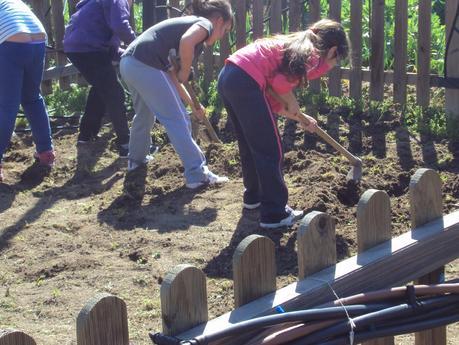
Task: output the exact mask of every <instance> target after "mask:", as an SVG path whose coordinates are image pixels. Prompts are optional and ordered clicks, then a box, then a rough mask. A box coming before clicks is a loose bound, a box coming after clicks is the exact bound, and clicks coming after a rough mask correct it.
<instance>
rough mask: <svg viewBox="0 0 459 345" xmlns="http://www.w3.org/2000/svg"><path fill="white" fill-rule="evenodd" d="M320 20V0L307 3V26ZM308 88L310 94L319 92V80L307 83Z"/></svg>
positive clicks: (311, 0)
mask: <svg viewBox="0 0 459 345" xmlns="http://www.w3.org/2000/svg"><path fill="white" fill-rule="evenodd" d="M319 19H320V0H310V1H309V25H310V24H312V23H314V22H316V21H318V20H319ZM309 87H310V89H311V91H312V92H315V93H319V92H320V78H319V79H315V80H311V81H310V82H309Z"/></svg>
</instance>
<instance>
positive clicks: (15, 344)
mask: <svg viewBox="0 0 459 345" xmlns="http://www.w3.org/2000/svg"><path fill="white" fill-rule="evenodd" d="M0 345H37V343H36V342H35V340H33V339H32V337H30V336H29V335H27V334H25V333H24V332H21V331H17V330H14V329H0Z"/></svg>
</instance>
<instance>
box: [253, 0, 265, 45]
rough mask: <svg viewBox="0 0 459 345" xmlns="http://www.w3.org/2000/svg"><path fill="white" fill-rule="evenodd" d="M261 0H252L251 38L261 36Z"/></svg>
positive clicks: (254, 38)
mask: <svg viewBox="0 0 459 345" xmlns="http://www.w3.org/2000/svg"><path fill="white" fill-rule="evenodd" d="M263 12H264V11H263V0H253V3H252V20H253V23H252V25H253V40H254V41H255V40H256V39H257V38H262V37H263Z"/></svg>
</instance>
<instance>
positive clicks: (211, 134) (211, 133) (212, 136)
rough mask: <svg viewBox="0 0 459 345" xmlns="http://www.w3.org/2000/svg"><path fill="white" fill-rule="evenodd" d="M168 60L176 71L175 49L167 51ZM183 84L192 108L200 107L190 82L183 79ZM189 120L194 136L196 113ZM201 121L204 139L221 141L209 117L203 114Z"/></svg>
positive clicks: (195, 132)
mask: <svg viewBox="0 0 459 345" xmlns="http://www.w3.org/2000/svg"><path fill="white" fill-rule="evenodd" d="M169 60H170V62H171V64H172V66H173V67H174V70H175V71H176V72H178V71H179V70H180V63H179V61H178V57H177V55H176V51H175V49H171V50H170V51H169ZM183 86H184V87H185V89H186V91H187V92H188V94H189V95H190V98H191V102H192V103H193V105H194V108H195V109H199V108H200V107H201V103H200V102H199V100H198V98H197V97H196V94H195V92H194V89H193V86H192V85H191V84H190V82H189V81H185V82H184V83H183ZM191 122H192V124H191V125H192V131H191V132H192V135H193V137H194V138H196V137H197V135H198V133H199V122H200V119H199V118H198V116H197V115H193V116H192V121H191ZM202 123H203V124H204V126H205V127H206V131H205V138H204V139H205V140H207V141H209V142H213V143H221V140H220V139H219V138H218V136H217V133H215V130H214V128H213V127H212V124H211V123H210V122H209V119H208V118H207V117H206V116H204V119H202ZM201 134H203V133H201Z"/></svg>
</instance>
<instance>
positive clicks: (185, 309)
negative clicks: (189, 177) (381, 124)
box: [0, 169, 459, 345]
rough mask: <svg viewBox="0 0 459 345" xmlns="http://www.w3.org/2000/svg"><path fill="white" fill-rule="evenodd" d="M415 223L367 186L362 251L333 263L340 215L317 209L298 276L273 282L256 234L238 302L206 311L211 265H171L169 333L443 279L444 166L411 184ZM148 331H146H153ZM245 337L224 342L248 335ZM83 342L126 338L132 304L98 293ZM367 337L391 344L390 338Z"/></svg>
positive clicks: (454, 230) (19, 344)
mask: <svg viewBox="0 0 459 345" xmlns="http://www.w3.org/2000/svg"><path fill="white" fill-rule="evenodd" d="M409 198H410V215H411V227H412V230H411V231H409V232H407V233H405V234H403V235H401V236H399V237H395V238H392V237H391V210H390V200H389V196H388V194H387V193H386V192H384V191H380V190H374V189H370V190H367V191H366V192H365V193H363V195H362V197H361V198H360V201H359V203H358V205H357V241H358V252H359V254H358V255H356V256H354V257H351V258H349V259H346V260H344V261H341V262H339V263H336V234H335V224H334V220H333V217H332V216H330V215H328V214H325V213H322V212H317V211H314V212H311V213H309V214H308V215H306V216H305V217H304V219H303V220H302V221H301V225H300V226H299V230H298V233H297V252H298V272H299V277H298V278H299V281H298V282H296V283H293V284H290V285H288V286H286V287H283V288H281V289H280V290H276V271H277V269H276V264H275V262H276V260H275V255H276V253H275V246H274V243H273V242H272V241H271V240H270V239H269V238H267V237H264V236H259V235H250V236H248V237H247V238H245V239H244V240H243V241H242V242H241V243H240V244H239V245H238V247H237V248H236V250H235V253H234V256H233V279H234V301H235V307H236V309H235V310H233V311H231V312H229V313H227V314H224V315H222V316H220V317H218V318H216V319H214V320H210V321H209V320H208V305H207V288H206V277H205V275H204V273H203V272H202V271H201V270H200V269H198V268H196V267H193V266H190V265H179V266H177V267H175V268H174V269H173V270H171V271H170V272H169V273H168V274H167V275H166V277H165V278H164V281H163V283H162V285H161V309H162V310H161V315H162V321H163V330H162V332H163V333H164V334H165V335H171V336H177V337H179V338H181V339H189V338H191V337H195V336H197V335H200V334H209V333H211V332H212V331H215V330H219V329H225V327H227V326H228V325H230V324H234V323H237V322H240V321H243V320H248V319H251V318H254V317H256V316H261V315H267V314H272V313H274V312H275V308H276V307H277V306H282V308H283V309H284V310H286V311H291V310H298V309H307V308H311V307H314V306H318V305H320V304H323V303H327V302H330V301H333V300H334V299H335V296H334V294H333V293H332V291H334V292H335V293H336V294H337V295H338V296H340V297H345V296H350V295H353V294H356V293H361V292H367V291H372V290H378V289H384V288H388V287H393V286H399V285H403V284H406V283H409V282H411V281H413V280H417V282H419V283H422V284H430V283H438V282H441V281H443V279H444V267H443V266H444V265H445V264H447V263H449V262H452V261H454V260H455V259H457V258H458V257H459V211H456V212H453V213H451V214H449V215H446V216H443V215H442V208H443V202H442V193H441V180H440V177H439V174H438V173H437V172H435V171H433V170H430V169H419V170H418V171H417V172H416V173H415V174H414V175H413V176H412V178H411V181H410V185H409ZM147 331H148V330H145V333H147ZM244 340H246V339H245V338H244V336H241V338H238V339H234V338H233V339H231V340H226V341H221V342H218V344H242V343H244ZM446 343H447V339H446V328H445V327H439V328H435V329H433V330H426V331H423V332H420V333H416V336H415V344H416V345H446ZM77 344H78V345H102V344H111V345H129V344H130V342H129V332H128V321H127V311H126V304H125V303H124V301H123V300H121V299H120V298H118V297H116V296H112V295H109V294H99V295H97V296H95V297H94V298H93V299H91V300H90V301H89V302H87V304H86V305H85V307H84V308H83V309H82V310H81V312H80V313H79V315H78V318H77ZM365 344H378V345H389V344H394V339H393V337H386V338H383V339H378V340H377V342H373V341H370V342H366V343H365ZM0 345H36V343H35V341H34V340H33V339H32V338H31V337H30V336H28V335H26V334H24V333H23V332H20V331H15V330H9V331H3V332H2V331H0Z"/></svg>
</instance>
